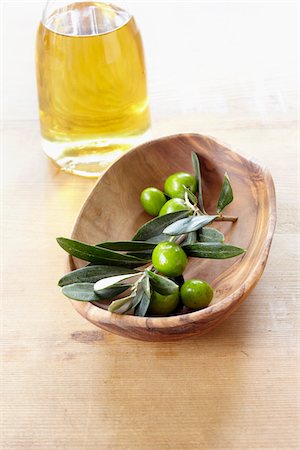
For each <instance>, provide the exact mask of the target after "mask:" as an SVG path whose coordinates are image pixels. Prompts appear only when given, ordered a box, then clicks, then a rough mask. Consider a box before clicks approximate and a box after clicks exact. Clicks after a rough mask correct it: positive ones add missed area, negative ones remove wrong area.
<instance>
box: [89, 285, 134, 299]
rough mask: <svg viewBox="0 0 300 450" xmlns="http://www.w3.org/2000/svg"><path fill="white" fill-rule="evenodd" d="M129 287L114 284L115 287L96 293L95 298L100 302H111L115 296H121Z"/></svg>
mask: <svg viewBox="0 0 300 450" xmlns="http://www.w3.org/2000/svg"><path fill="white" fill-rule="evenodd" d="M131 286H132V285H131V284H116V285H115V286H110V287H108V288H105V289H101V290H100V291H97V296H98V297H99V298H100V299H102V300H111V299H112V298H114V297H116V296H117V295H120V294H122V292H125V291H127V289H129V288H130V287H131Z"/></svg>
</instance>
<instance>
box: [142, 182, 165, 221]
mask: <svg viewBox="0 0 300 450" xmlns="http://www.w3.org/2000/svg"><path fill="white" fill-rule="evenodd" d="M140 200H141V204H142V207H143V208H144V210H145V211H146V212H147V213H148V214H150V215H151V216H157V215H158V213H159V211H160V210H161V208H162V207H163V205H164V204H165V203H166V201H167V199H166V197H165V194H164V193H163V192H162V191H160V190H159V189H156V188H154V187H148V188H146V189H144V190H143V192H142V193H141V197H140Z"/></svg>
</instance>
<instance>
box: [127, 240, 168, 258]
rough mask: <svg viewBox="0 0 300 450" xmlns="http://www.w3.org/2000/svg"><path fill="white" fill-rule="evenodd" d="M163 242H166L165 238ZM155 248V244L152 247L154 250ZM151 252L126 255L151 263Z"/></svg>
mask: <svg viewBox="0 0 300 450" xmlns="http://www.w3.org/2000/svg"><path fill="white" fill-rule="evenodd" d="M165 240H166V238H165ZM155 247H156V244H155V245H154V248H155ZM152 251H153V250H145V251H144V252H130V253H127V255H130V256H134V257H137V258H142V259H146V260H147V261H151V257H152Z"/></svg>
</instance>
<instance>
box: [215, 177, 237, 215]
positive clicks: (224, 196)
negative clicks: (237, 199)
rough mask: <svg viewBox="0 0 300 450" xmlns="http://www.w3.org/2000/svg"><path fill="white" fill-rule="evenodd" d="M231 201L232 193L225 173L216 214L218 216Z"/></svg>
mask: <svg viewBox="0 0 300 450" xmlns="http://www.w3.org/2000/svg"><path fill="white" fill-rule="evenodd" d="M232 200H233V192H232V187H231V184H230V180H229V177H228V175H227V173H225V175H224V180H223V186H222V189H221V193H220V197H219V200H218V206H217V213H218V214H220V213H221V212H222V211H223V209H224V208H225V206H227V205H229V203H231V202H232Z"/></svg>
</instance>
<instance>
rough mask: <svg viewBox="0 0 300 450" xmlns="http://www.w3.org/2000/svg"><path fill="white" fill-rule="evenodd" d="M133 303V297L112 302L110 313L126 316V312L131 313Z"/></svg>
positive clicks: (109, 308)
mask: <svg viewBox="0 0 300 450" xmlns="http://www.w3.org/2000/svg"><path fill="white" fill-rule="evenodd" d="M131 302H132V296H131V295H129V296H128V297H124V298H119V299H118V300H115V301H113V302H111V304H110V305H109V307H108V308H107V310H108V311H109V312H114V313H118V314H124V313H125V312H126V311H129V309H131Z"/></svg>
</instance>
